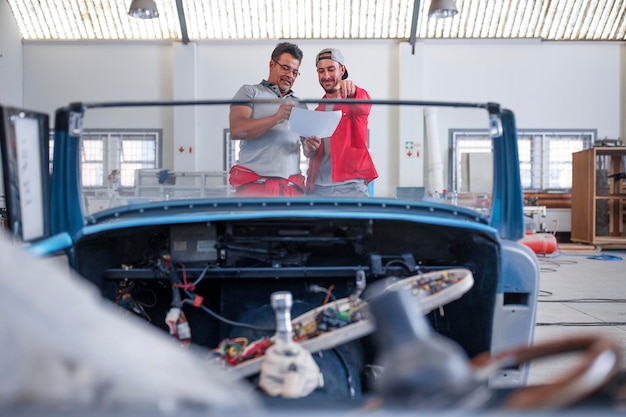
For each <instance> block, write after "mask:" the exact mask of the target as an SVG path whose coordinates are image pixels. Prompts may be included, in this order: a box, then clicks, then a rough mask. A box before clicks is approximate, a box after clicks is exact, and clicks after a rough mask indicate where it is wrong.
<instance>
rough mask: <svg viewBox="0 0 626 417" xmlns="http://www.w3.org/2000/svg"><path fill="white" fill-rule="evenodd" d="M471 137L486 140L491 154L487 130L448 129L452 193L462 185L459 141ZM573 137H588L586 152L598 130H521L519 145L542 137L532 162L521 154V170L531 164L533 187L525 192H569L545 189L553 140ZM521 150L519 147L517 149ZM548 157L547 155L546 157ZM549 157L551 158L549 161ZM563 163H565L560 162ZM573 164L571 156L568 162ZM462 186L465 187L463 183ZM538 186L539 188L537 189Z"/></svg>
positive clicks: (518, 133) (533, 149)
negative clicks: (550, 144)
mask: <svg viewBox="0 0 626 417" xmlns="http://www.w3.org/2000/svg"><path fill="white" fill-rule="evenodd" d="M463 136H465V137H471V139H472V140H479V141H483V140H484V141H485V143H486V144H488V145H487V146H488V147H489V149H490V151H489V152H490V153H491V152H492V151H491V136H490V134H489V131H488V130H486V129H449V130H448V187H449V190H457V191H460V186H459V167H460V163H461V161H460V155H459V152H458V151H457V150H458V147H459V146H458V140H459V138H461V137H463ZM574 136H578V137H585V139H583V140H584V143H583V149H581V150H584V149H588V148H591V147H593V146H594V145H595V143H596V141H597V140H598V131H597V129H518V131H517V137H518V142H520V141H523V140H528V139H529V138H530V140H532V138H537V137H540V138H541V139H538V140H537V141H536V143H531V145H530V146H531V150H530V160H522V158H521V155H520V167H522V166H523V165H524V164H525V163H529V164H530V181H531V184H530V186H524V184H522V187H523V189H524V191H533V192H564V193H565V192H570V191H571V184H570V186H569V187H565V188H561V187H546V186H545V185H546V183H547V182H548V181H549V179H548V177H547V175H548V173H549V172H550V166H549V165H550V164H551V163H553V162H552V161H551V160H550V159H549V151H547V149H549V143H550V141H551V140H559V139H564V138H573V137H574ZM518 150H519V146H518ZM546 154H548V155H546ZM546 158H548V159H546ZM561 162H563V161H561ZM537 164H538V166H537ZM569 164H570V165H571V157H570V160H569ZM461 185H462V184H461ZM537 185H539V186H537Z"/></svg>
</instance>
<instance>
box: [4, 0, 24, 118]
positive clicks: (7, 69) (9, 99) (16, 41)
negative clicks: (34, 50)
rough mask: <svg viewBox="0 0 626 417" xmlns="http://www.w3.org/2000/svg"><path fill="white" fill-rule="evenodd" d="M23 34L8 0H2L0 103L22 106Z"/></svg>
mask: <svg viewBox="0 0 626 417" xmlns="http://www.w3.org/2000/svg"><path fill="white" fill-rule="evenodd" d="M22 72H23V71H22V35H21V34H20V31H19V28H18V27H17V23H15V19H14V18H13V13H12V12H11V8H10V7H9V3H8V2H7V1H6V0H0V104H4V105H5V106H6V105H8V106H14V107H22Z"/></svg>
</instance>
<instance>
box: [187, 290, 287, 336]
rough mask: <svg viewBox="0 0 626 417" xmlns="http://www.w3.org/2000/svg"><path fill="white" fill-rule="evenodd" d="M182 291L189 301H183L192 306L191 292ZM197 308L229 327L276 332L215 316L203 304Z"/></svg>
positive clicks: (272, 329)
mask: <svg viewBox="0 0 626 417" xmlns="http://www.w3.org/2000/svg"><path fill="white" fill-rule="evenodd" d="M184 291H185V293H186V294H187V296H188V297H189V299H185V302H186V303H190V304H193V300H194V299H195V297H196V295H195V294H193V293H192V292H190V291H188V290H184ZM198 307H199V308H200V309H202V311H204V312H205V313H207V314H209V315H210V316H212V317H213V318H215V319H217V320H219V321H221V322H223V323H226V324H229V325H231V326H235V327H242V328H244V329H250V330H257V331H260V332H276V328H275V327H262V326H255V325H253V324H249V323H242V322H238V321H234V320H230V319H227V318H226V317H224V316H221V315H219V314H217V313H216V312H215V311H213V310H211V309H210V308H208V307H207V306H205V305H204V304H200V305H199V306H198Z"/></svg>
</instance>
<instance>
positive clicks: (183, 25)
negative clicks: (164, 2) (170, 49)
mask: <svg viewBox="0 0 626 417" xmlns="http://www.w3.org/2000/svg"><path fill="white" fill-rule="evenodd" d="M176 10H177V11H178V21H179V22H180V33H181V38H182V41H183V45H187V44H188V43H189V34H188V33H187V20H185V10H184V9H183V0H176Z"/></svg>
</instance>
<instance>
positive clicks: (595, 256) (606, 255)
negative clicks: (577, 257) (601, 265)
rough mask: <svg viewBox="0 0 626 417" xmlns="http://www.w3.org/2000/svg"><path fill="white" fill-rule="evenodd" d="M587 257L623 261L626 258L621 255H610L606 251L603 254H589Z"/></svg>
mask: <svg viewBox="0 0 626 417" xmlns="http://www.w3.org/2000/svg"><path fill="white" fill-rule="evenodd" d="M587 259H595V260H599V261H622V260H624V259H623V258H622V257H621V256H617V255H608V254H606V253H603V254H601V255H592V256H588V257H587Z"/></svg>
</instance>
